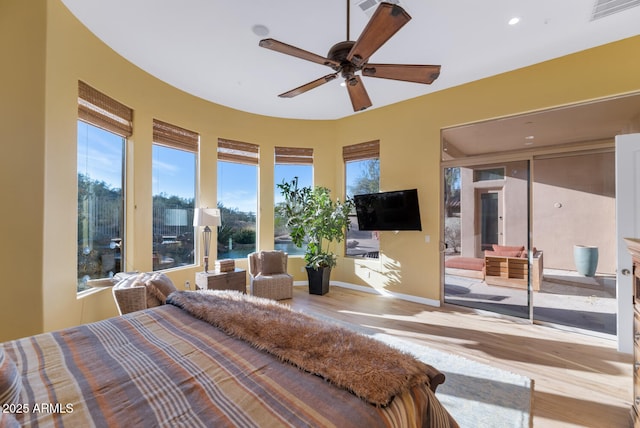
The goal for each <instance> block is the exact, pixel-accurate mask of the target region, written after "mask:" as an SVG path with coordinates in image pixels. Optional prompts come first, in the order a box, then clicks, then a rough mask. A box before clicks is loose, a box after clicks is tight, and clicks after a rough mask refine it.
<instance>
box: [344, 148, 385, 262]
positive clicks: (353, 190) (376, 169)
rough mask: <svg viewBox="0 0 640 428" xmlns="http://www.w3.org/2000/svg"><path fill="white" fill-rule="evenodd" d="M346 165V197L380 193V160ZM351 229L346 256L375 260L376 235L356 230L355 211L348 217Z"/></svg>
mask: <svg viewBox="0 0 640 428" xmlns="http://www.w3.org/2000/svg"><path fill="white" fill-rule="evenodd" d="M345 165H346V184H347V196H348V197H349V198H353V196H354V195H362V194H366V193H377V192H379V191H380V160H379V159H377V158H376V159H363V160H355V161H349V162H346V163H345ZM349 217H350V219H351V227H350V229H349V230H348V231H347V243H346V245H347V250H346V254H347V256H354V257H371V258H377V257H378V255H379V251H380V241H379V239H378V233H377V232H372V231H364V230H362V231H361V230H359V229H358V219H357V217H356V213H355V211H354V212H353V213H352V214H351V215H350V216H349Z"/></svg>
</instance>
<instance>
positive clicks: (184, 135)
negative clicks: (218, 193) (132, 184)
mask: <svg viewBox="0 0 640 428" xmlns="http://www.w3.org/2000/svg"><path fill="white" fill-rule="evenodd" d="M198 141H199V136H198V134H197V133H196V132H193V131H189V130H186V129H184V128H180V127H177V126H175V125H171V124H168V123H165V122H161V121H159V120H156V119H154V120H153V143H154V144H153V163H152V175H153V270H154V271H156V270H161V269H168V268H172V267H178V266H187V265H191V264H194V263H195V251H194V229H193V210H194V208H195V199H196V161H197V153H198Z"/></svg>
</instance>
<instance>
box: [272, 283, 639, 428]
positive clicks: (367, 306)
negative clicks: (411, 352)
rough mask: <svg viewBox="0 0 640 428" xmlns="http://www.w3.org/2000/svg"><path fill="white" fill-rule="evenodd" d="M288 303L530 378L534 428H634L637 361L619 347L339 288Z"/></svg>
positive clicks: (298, 293) (297, 292) (299, 293)
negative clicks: (634, 363)
mask: <svg viewBox="0 0 640 428" xmlns="http://www.w3.org/2000/svg"><path fill="white" fill-rule="evenodd" d="M285 302H288V303H289V304H291V306H292V307H293V308H294V309H295V310H299V311H303V312H312V313H314V312H315V313H319V314H321V315H325V316H329V317H332V318H336V319H340V320H343V321H346V322H349V323H353V324H359V325H362V326H366V327H369V328H373V329H378V330H380V331H381V332H385V333H387V334H392V335H395V336H397V337H400V338H403V339H405V340H410V341H413V342H416V343H418V344H421V345H424V346H430V347H433V348H437V349H439V350H442V351H446V352H450V353H454V354H458V355H461V356H464V357H466V358H469V359H473V360H476V361H479V362H482V363H485V364H490V365H493V366H495V367H499V368H502V369H504V370H509V371H511V372H514V373H518V374H521V375H525V376H528V377H530V378H532V379H534V381H535V392H534V398H533V400H534V403H533V415H534V426H535V427H598V428H601V427H626V426H629V410H630V408H631V397H632V357H631V356H630V355H628V354H621V353H619V352H617V351H616V344H615V342H614V341H612V340H607V339H603V338H597V337H592V336H588V335H583V334H579V333H571V332H566V331H561V330H558V329H554V328H551V327H546V326H539V325H530V324H528V323H525V322H522V323H521V322H518V321H514V320H512V319H504V318H501V317H499V316H493V315H490V314H485V313H476V312H474V311H473V310H470V309H466V308H462V307H457V306H451V305H445V306H444V307H441V308H435V307H431V306H426V305H421V304H418V303H413V302H408V301H403V300H399V299H394V298H389V297H383V296H380V295H376V294H371V293H363V292H360V291H355V290H351V289H347V288H343V287H338V286H331V290H330V292H329V293H328V294H326V295H324V296H317V295H310V294H308V292H307V288H306V287H294V297H293V299H292V300H289V301H285Z"/></svg>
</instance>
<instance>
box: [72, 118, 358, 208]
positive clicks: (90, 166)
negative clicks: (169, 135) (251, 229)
mask: <svg viewBox="0 0 640 428" xmlns="http://www.w3.org/2000/svg"><path fill="white" fill-rule="evenodd" d="M122 143H123V138H122V137H119V136H117V135H114V134H112V133H110V132H108V131H104V130H102V129H100V128H97V127H94V126H91V125H88V124H86V123H85V122H82V121H78V163H77V167H78V172H79V173H82V174H86V173H89V176H90V178H91V179H93V180H98V181H104V182H106V183H107V184H109V185H110V186H111V187H113V188H119V187H120V186H121V185H122V172H121V168H122V150H123V144H122ZM352 175H353V176H358V175H359V174H358V173H353V174H352ZM296 176H297V177H298V178H299V181H298V183H299V186H300V187H304V186H312V185H313V167H310V166H309V165H276V167H275V170H274V195H275V202H276V203H278V202H281V201H282V200H283V198H282V196H281V195H280V192H279V191H278V189H277V188H275V186H276V184H279V183H281V182H282V181H283V180H285V181H290V180H291V179H293V177H296ZM194 177H195V156H194V155H193V154H192V153H188V152H184V151H181V150H173V149H168V148H165V147H161V146H154V148H153V177H152V180H153V184H152V185H153V194H154V195H156V194H159V193H164V194H166V195H167V196H172V195H177V196H180V197H183V198H191V197H193V192H194V186H195V178H194ZM217 185H218V199H219V200H220V201H222V202H223V203H224V205H225V206H227V207H229V208H238V209H239V210H241V211H245V212H249V211H250V212H254V213H255V212H256V205H257V199H256V195H257V191H258V190H257V189H258V168H257V167H256V166H253V165H243V164H237V163H232V162H219V163H218V183H217Z"/></svg>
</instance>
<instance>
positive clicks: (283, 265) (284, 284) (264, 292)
mask: <svg viewBox="0 0 640 428" xmlns="http://www.w3.org/2000/svg"><path fill="white" fill-rule="evenodd" d="M248 259H249V273H250V276H251V279H250V284H249V290H250V293H251V295H253V296H258V297H266V298H269V299H273V300H283V299H291V298H292V297H293V277H292V276H291V275H289V274H288V273H287V260H288V256H287V253H285V252H283V251H259V252H256V253H251V254H249V256H248Z"/></svg>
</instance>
